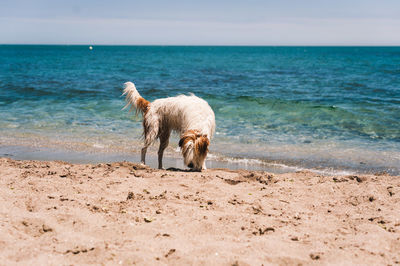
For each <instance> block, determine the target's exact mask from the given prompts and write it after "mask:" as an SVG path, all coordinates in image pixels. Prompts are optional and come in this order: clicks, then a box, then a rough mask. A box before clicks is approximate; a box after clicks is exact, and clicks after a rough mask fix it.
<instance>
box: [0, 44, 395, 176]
mask: <svg viewBox="0 0 400 266" xmlns="http://www.w3.org/2000/svg"><path fill="white" fill-rule="evenodd" d="M126 81H132V82H134V83H135V84H136V87H137V88H138V90H139V92H140V93H141V95H142V96H143V97H144V98H146V99H148V100H154V99H156V98H160V97H168V96H175V95H177V94H185V93H189V92H193V93H195V94H196V95H198V96H200V97H203V98H204V99H205V100H207V101H208V102H209V103H210V105H211V107H212V108H213V110H214V112H215V114H216V122H217V131H216V135H215V138H214V140H213V142H212V146H211V158H214V159H216V160H222V161H224V160H228V161H229V160H237V161H240V162H243V163H247V164H265V165H268V164H274V165H282V167H285V166H290V167H293V168H291V169H298V168H310V169H320V170H332V171H341V170H345V171H356V172H357V171H361V172H377V171H387V172H389V173H392V174H399V173H400V47H180V46H166V47H164V46H94V47H93V50H89V49H88V46H29V45H28V46H23V45H16V46H14V45H2V46H0V146H1V145H3V146H5V145H34V146H49V145H52V144H54V145H58V146H62V147H64V148H65V149H81V148H94V149H96V150H97V151H99V152H116V151H117V152H118V151H119V150H121V151H122V150H124V151H126V150H127V149H128V150H129V149H130V151H131V152H133V153H134V152H138V151H139V149H140V135H141V122H140V118H135V117H134V116H133V115H132V114H128V113H127V112H126V111H122V110H121V108H122V107H123V106H124V101H123V98H121V88H122V85H123V83H124V82H126ZM171 146H173V148H176V146H177V143H176V141H175V142H174V141H171ZM174 152H175V151H174V149H171V154H174ZM175 153H176V152H175Z"/></svg>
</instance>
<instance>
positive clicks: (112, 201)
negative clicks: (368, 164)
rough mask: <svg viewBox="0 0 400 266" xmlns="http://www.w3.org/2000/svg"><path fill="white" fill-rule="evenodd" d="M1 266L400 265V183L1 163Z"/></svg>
mask: <svg viewBox="0 0 400 266" xmlns="http://www.w3.org/2000/svg"><path fill="white" fill-rule="evenodd" d="M0 182H1V186H0V221H1V223H0V225H1V227H0V257H1V259H2V261H1V263H0V264H2V265H13V264H19V265H54V264H62V265H82V264H106V265H114V264H115V265H132V264H138V265H153V264H168V265H183V264H186V265H187V264H194V265H262V264H263V265H309V264H323V265H324V264H325V265H326V264H336V265H337V264H341V265H348V264H358V265H395V264H399V263H400V252H399V250H400V209H399V206H400V177H399V176H389V175H386V174H385V173H377V174H375V175H357V176H354V175H352V176H322V175H318V174H315V173H312V172H306V171H302V172H296V173H287V174H271V173H267V172H261V171H245V170H235V171H233V170H227V169H209V170H206V171H203V172H197V173H194V172H187V171H182V170H179V169H169V170H156V169H151V168H149V167H145V166H141V165H139V164H134V163H129V162H117V163H111V164H70V163H65V162H60V161H16V160H12V159H8V158H1V159H0Z"/></svg>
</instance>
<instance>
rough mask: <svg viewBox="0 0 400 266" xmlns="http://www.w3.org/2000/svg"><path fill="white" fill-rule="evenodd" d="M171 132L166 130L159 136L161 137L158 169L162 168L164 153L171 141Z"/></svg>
mask: <svg viewBox="0 0 400 266" xmlns="http://www.w3.org/2000/svg"><path fill="white" fill-rule="evenodd" d="M170 133H171V132H169V131H168V132H165V133H164V134H162V135H161V136H160V137H159V138H160V147H159V148H158V169H162V168H163V167H162V158H163V155H164V150H165V148H167V147H168V143H169V136H170Z"/></svg>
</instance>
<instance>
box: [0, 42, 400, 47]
mask: <svg viewBox="0 0 400 266" xmlns="http://www.w3.org/2000/svg"><path fill="white" fill-rule="evenodd" d="M0 45H1V46H6V45H10V46H11V45H20V46H23V45H26V46H29V45H30V46H160V47H173V46H176V47H400V44H91V43H82V44H80V43H71V44H69V43H65V44H63V43H0Z"/></svg>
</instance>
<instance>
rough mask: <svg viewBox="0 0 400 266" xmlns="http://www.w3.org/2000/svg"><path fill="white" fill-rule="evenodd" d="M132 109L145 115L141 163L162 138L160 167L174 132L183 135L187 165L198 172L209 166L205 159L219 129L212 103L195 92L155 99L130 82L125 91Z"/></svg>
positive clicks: (181, 143) (183, 150)
mask: <svg viewBox="0 0 400 266" xmlns="http://www.w3.org/2000/svg"><path fill="white" fill-rule="evenodd" d="M122 95H126V96H125V100H126V105H125V107H124V108H123V109H125V108H127V107H129V106H130V109H129V111H132V110H136V114H137V113H142V116H143V135H144V146H143V148H142V150H141V162H142V163H143V164H145V163H146V152H147V148H148V147H149V146H150V145H151V144H152V143H153V142H154V141H155V140H156V139H157V138H158V139H160V147H159V149H158V168H159V169H162V165H163V164H162V158H163V154H164V150H165V148H166V147H167V146H168V143H169V137H170V134H171V132H172V131H174V132H177V133H178V134H180V140H179V147H180V149H181V152H182V155H183V161H184V164H185V165H186V166H188V167H189V168H191V169H192V170H194V171H201V170H203V169H207V168H206V164H205V159H206V157H207V153H208V147H209V145H210V140H211V138H212V136H213V134H214V132H215V115H214V112H213V110H212V109H211V107H210V106H209V105H208V103H207V102H206V101H205V100H203V99H201V98H199V97H197V96H195V95H194V94H190V95H189V96H186V95H179V96H176V97H168V98H162V99H157V100H155V101H153V102H151V103H150V102H149V101H147V100H145V99H144V98H143V97H142V96H140V94H139V92H138V91H137V89H136V87H135V84H133V83H132V82H126V83H125V84H124V92H123V94H122Z"/></svg>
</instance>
